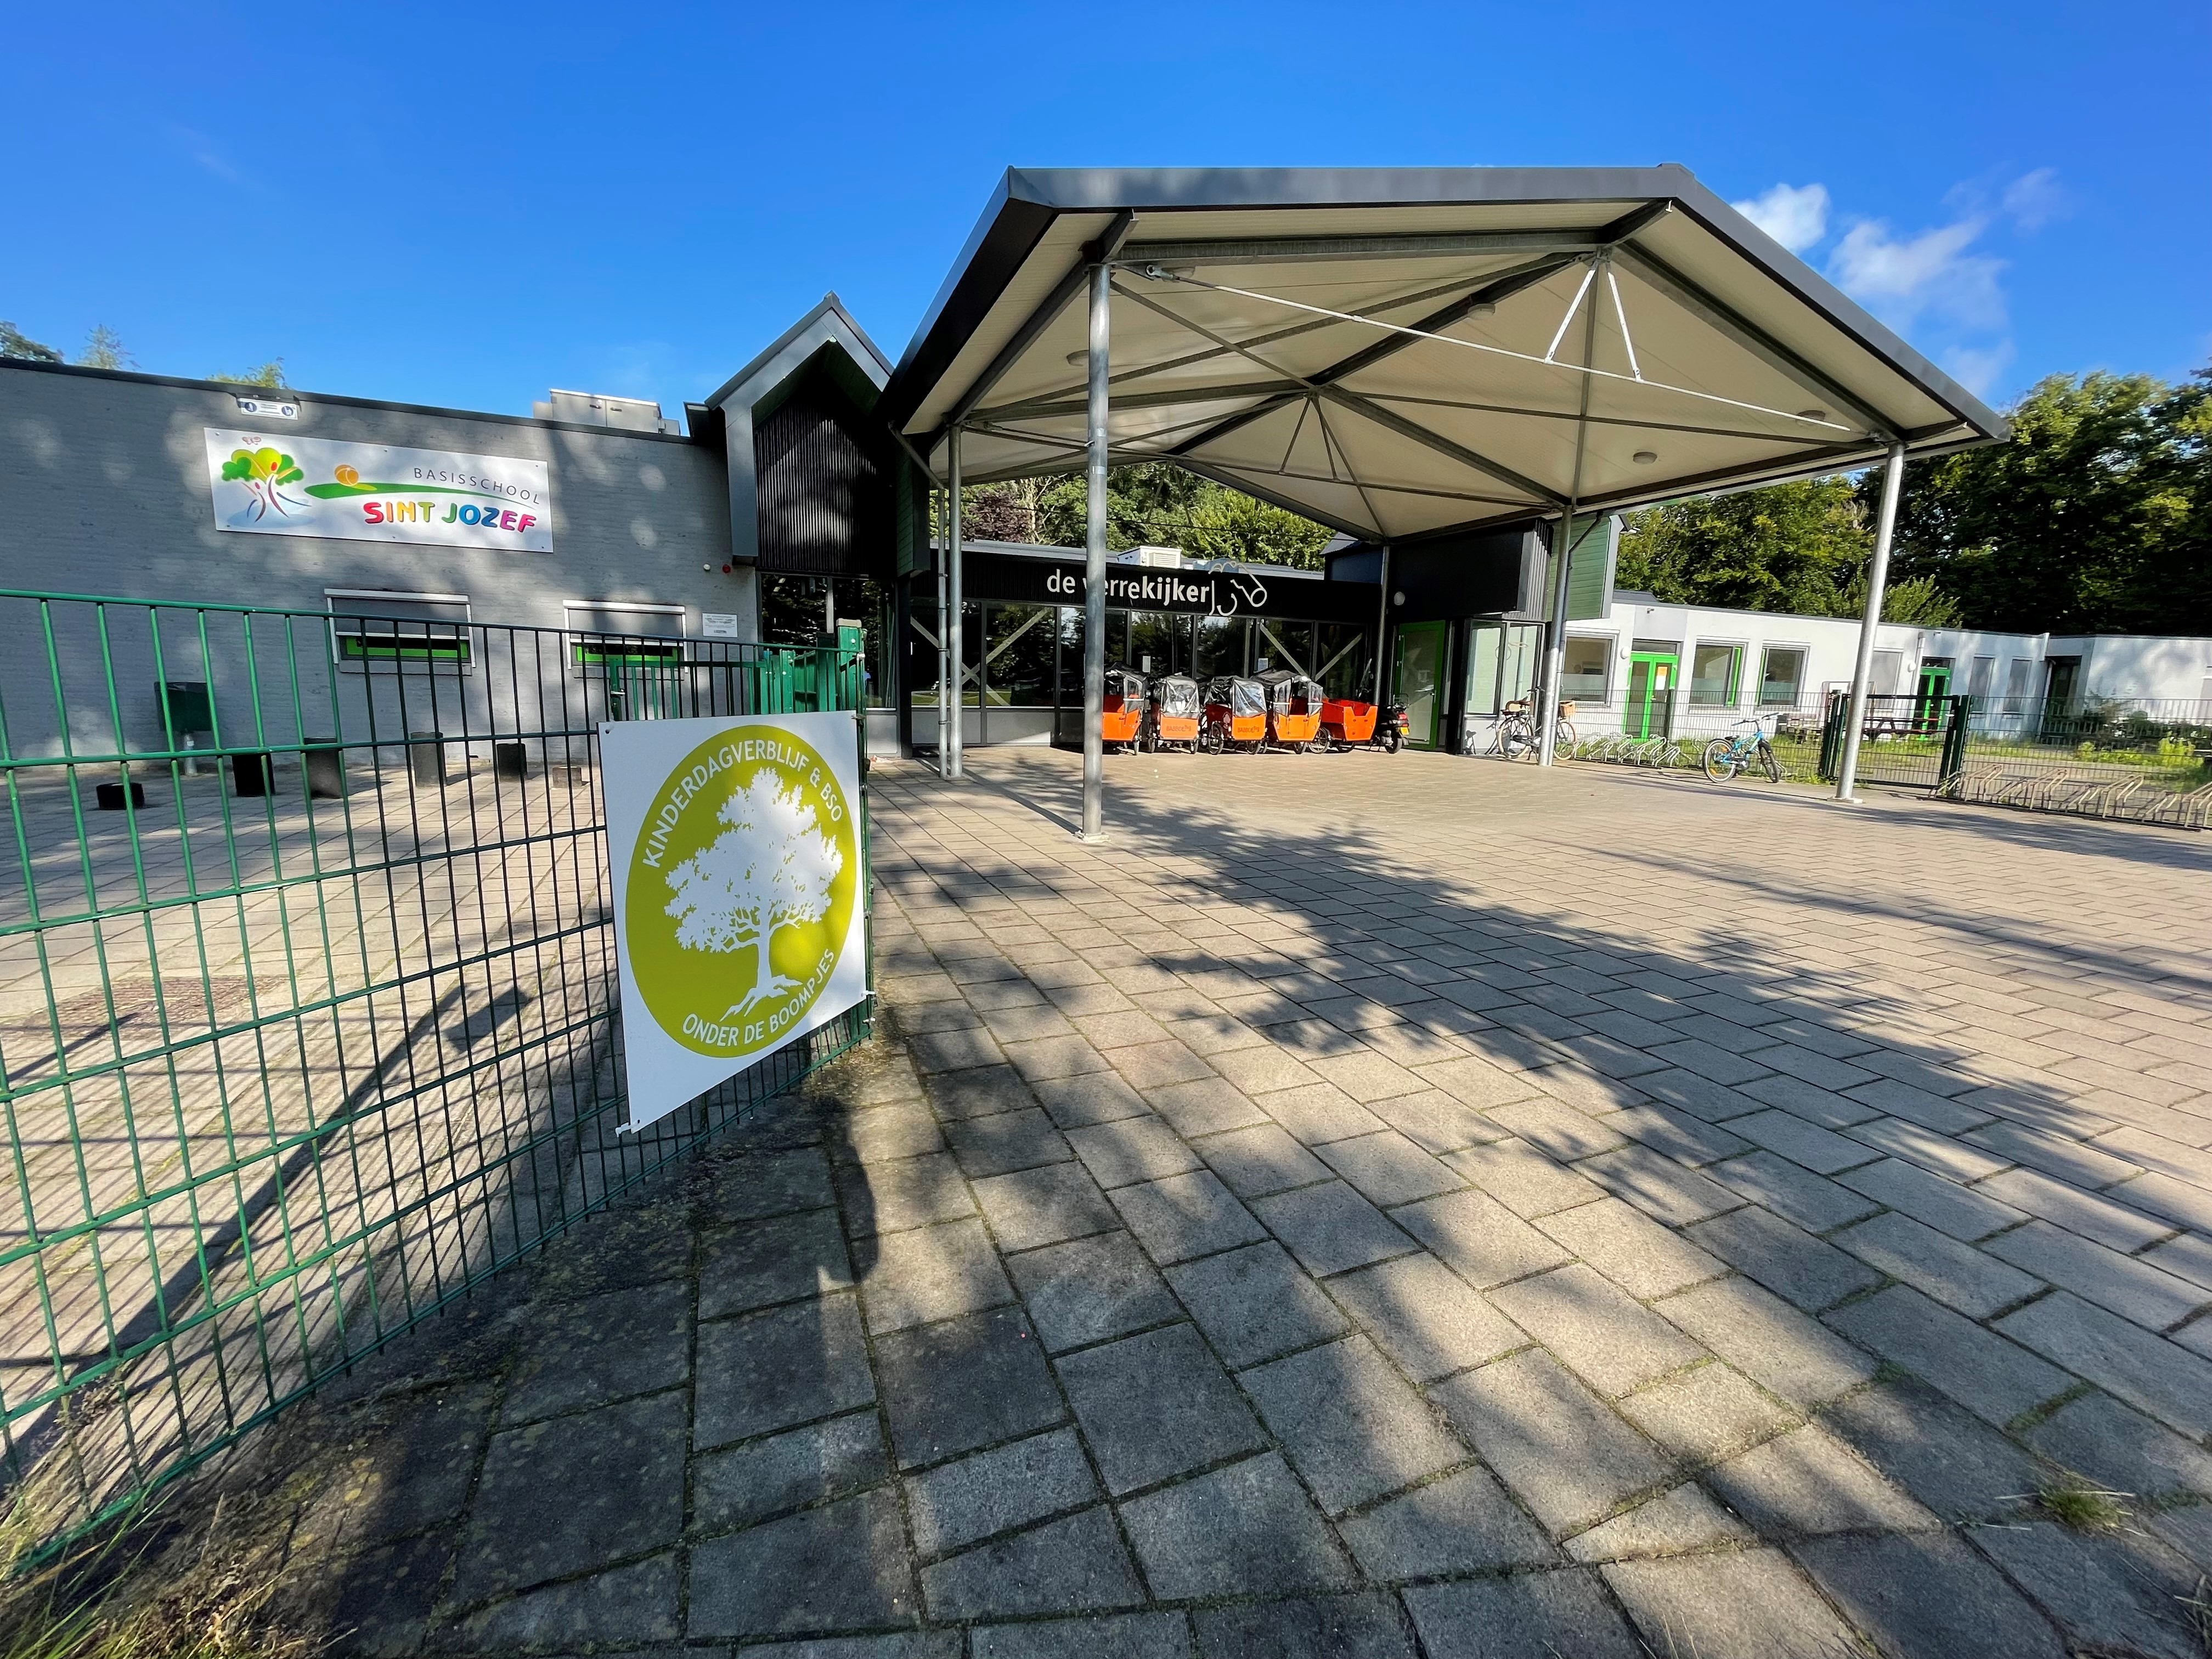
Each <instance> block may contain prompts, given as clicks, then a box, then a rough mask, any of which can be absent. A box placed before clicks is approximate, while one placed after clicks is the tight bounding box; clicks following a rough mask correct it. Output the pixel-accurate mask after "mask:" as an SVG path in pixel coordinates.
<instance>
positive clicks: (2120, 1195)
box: [2105, 1171, 2212, 1235]
mask: <svg viewBox="0 0 2212 1659" xmlns="http://www.w3.org/2000/svg"><path fill="white" fill-rule="evenodd" d="M2105 1195H2106V1197H2107V1198H2110V1199H2112V1200H2115V1201H2116V1202H2118V1203H2121V1204H2125V1205H2128V1206H2130V1207H2132V1208H2135V1209H2138V1210H2148V1211H2149V1212H2151V1213H2152V1214H2153V1215H2162V1216H2164V1217H2166V1219H2167V1220H2169V1221H2171V1222H2172V1223H2173V1224H2174V1225H2176V1226H2179V1227H2188V1228H2191V1229H2193V1230H2194V1231H2197V1232H2200V1233H2204V1234H2208V1235H2212V1190H2208V1189H2207V1188H2204V1187H2203V1186H2201V1185H2199V1184H2197V1183H2196V1182H2187V1181H2176V1180H2175V1179H2174V1178H2173V1177H2172V1176H2167V1175H2160V1174H2158V1173H2157V1172H2155V1171H2153V1172H2152V1173H2150V1174H2148V1175H2139V1176H2136V1177H2135V1178H2134V1179H2133V1180H2132V1181H2127V1182H2122V1183H2121V1184H2120V1185H2118V1186H2117V1187H2112V1188H2108V1189H2106V1194H2105Z"/></svg>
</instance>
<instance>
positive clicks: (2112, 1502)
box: [2035, 1480, 2135, 1532]
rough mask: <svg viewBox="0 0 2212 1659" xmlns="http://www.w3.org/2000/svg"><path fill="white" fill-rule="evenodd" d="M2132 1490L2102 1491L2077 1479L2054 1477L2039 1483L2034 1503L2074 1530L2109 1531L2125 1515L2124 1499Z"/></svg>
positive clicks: (2126, 1515)
mask: <svg viewBox="0 0 2212 1659" xmlns="http://www.w3.org/2000/svg"><path fill="white" fill-rule="evenodd" d="M2134 1496H2135V1494H2134V1493H2133V1492H2105V1491H2102V1490H2100V1488H2098V1487H2095V1486H2088V1485H2087V1484H2085V1483H2084V1482H2081V1481H2079V1480H2056V1481H2053V1482H2051V1484H2050V1485H2049V1486H2042V1487H2039V1488H2038V1489H2037V1491H2036V1494H2035V1501H2036V1504H2037V1506H2038V1507H2039V1508H2040V1509H2041V1510H2043V1512H2044V1513H2045V1515H2048V1516H2050V1517H2051V1519H2052V1520H2054V1521H2057V1522H2060V1523H2061V1524H2062V1525H2064V1526H2066V1527H2069V1528H2072V1529H2073V1530H2074V1531H2075V1532H2111V1531H2112V1530H2113V1529H2114V1528H2117V1527H2118V1526H2121V1525H2122V1524H2124V1522H2126V1520H2127V1518H2128V1509H2127V1504H2125V1503H2124V1501H2123V1500H2124V1499H2126V1498H2132V1497H2134Z"/></svg>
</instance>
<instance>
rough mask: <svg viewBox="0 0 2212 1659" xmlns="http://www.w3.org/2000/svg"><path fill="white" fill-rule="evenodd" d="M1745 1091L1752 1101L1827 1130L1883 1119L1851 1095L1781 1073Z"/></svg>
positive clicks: (1768, 1076)
mask: <svg viewBox="0 0 2212 1659" xmlns="http://www.w3.org/2000/svg"><path fill="white" fill-rule="evenodd" d="M1742 1088H1743V1092H1744V1094H1745V1095H1746V1096H1747V1097H1750V1098H1752V1099H1754V1100H1759V1101H1763V1102H1765V1103H1766V1104H1767V1105H1769V1106H1775V1107H1779V1108H1780V1109H1782V1110H1784V1111H1785V1112H1789V1113H1791V1114H1793V1115H1796V1116H1798V1117H1802V1118H1803V1119H1804V1120H1805V1121H1807V1122H1808V1123H1817V1124H1819V1125H1820V1127H1822V1128H1824V1129H1840V1128H1843V1127H1844V1126H1845V1125H1847V1124H1852V1123H1863V1122H1865V1121H1867V1120H1868V1119H1869V1118H1871V1117H1879V1116H1881V1113H1880V1112H1879V1111H1877V1110H1876V1109H1875V1108H1874V1107H1871V1106H1868V1105H1863V1104H1862V1103H1860V1102H1858V1101H1856V1100H1853V1099H1852V1098H1851V1097H1850V1096H1849V1095H1839V1094H1838V1093H1837V1092H1836V1091H1834V1090H1832V1089H1826V1088H1823V1087H1821V1086H1820V1085H1819V1084H1816V1083H1808V1082H1806V1081H1805V1080H1804V1079H1802V1078H1794V1077H1784V1076H1783V1075H1781V1074H1780V1073H1769V1074H1768V1075H1766V1076H1765V1077H1762V1078H1759V1079H1755V1080H1754V1081H1753V1082H1750V1083H1747V1084H1745V1085H1742Z"/></svg>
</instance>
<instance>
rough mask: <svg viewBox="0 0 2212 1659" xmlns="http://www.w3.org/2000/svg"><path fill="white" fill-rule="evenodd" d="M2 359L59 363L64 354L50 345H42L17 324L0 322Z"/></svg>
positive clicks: (0, 351)
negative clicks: (11, 358)
mask: <svg viewBox="0 0 2212 1659" xmlns="http://www.w3.org/2000/svg"><path fill="white" fill-rule="evenodd" d="M0 357H15V358H19V359H21V360H22V361H23V362H33V363H58V362H61V360H62V354H61V353H60V352H58V351H57V350H55V349H53V348H52V346H50V345H41V344H40V343H38V342H37V341H36V340H34V339H33V338H31V337H30V336H29V335H27V334H26V333H24V332H23V331H22V330H21V329H20V328H17V327H16V326H15V324H13V323H8V322H0Z"/></svg>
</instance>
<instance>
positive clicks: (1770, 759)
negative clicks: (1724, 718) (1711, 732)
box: [1705, 716, 1782, 783]
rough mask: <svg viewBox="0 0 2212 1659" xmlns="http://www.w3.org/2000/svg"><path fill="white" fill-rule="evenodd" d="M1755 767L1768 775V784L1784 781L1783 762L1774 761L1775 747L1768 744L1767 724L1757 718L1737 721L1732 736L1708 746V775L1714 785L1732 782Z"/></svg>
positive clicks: (1706, 750) (1706, 762) (1706, 771)
mask: <svg viewBox="0 0 2212 1659" xmlns="http://www.w3.org/2000/svg"><path fill="white" fill-rule="evenodd" d="M1746 727H1749V728H1750V729H1749V730H1748V731H1747V730H1745V728H1746ZM1753 766H1756V767H1758V768H1759V770H1760V771H1761V772H1764V773H1765V775H1766V781H1768V782H1769V783H1779V782H1781V781H1782V763H1781V762H1780V761H1778V760H1777V759H1775V758H1774V745H1773V744H1771V743H1769V742H1768V741H1767V738H1766V722H1765V720H1762V719H1759V717H1757V716H1753V718H1751V719H1749V720H1738V721H1737V722H1736V723H1735V730H1734V732H1733V734H1732V735H1730V736H1729V737H1725V738H1714V739H1713V740H1712V741H1711V743H1709V744H1706V745H1705V775H1706V776H1707V777H1709V778H1711V780H1712V781H1714V782H1715V783H1727V782H1729V781H1732V780H1733V779H1734V778H1735V775H1736V774H1737V773H1739V772H1747V771H1749V770H1750V769H1752V768H1753Z"/></svg>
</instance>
